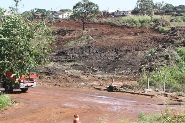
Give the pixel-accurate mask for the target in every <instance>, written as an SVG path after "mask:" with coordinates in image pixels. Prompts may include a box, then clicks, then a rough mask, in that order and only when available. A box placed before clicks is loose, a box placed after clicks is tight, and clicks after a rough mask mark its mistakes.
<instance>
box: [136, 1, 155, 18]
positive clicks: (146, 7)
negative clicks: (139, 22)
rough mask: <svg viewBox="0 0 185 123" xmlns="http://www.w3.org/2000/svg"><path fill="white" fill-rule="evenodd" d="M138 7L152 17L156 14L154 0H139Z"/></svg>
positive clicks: (141, 12) (143, 13) (144, 13)
mask: <svg viewBox="0 0 185 123" xmlns="http://www.w3.org/2000/svg"><path fill="white" fill-rule="evenodd" d="M136 8H137V10H138V11H139V13H140V14H142V15H149V16H151V17H152V16H153V14H154V10H153V9H154V3H153V0H138V1H137V3H136Z"/></svg>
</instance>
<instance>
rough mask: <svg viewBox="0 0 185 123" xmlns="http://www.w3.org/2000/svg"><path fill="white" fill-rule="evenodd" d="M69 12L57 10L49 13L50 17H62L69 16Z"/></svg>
mask: <svg viewBox="0 0 185 123" xmlns="http://www.w3.org/2000/svg"><path fill="white" fill-rule="evenodd" d="M71 14H72V13H71V12H60V11H57V12H53V13H52V14H51V15H50V17H49V18H50V19H53V18H54V19H64V18H69V17H70V16H71Z"/></svg>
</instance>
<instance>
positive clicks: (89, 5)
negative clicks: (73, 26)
mask: <svg viewBox="0 0 185 123" xmlns="http://www.w3.org/2000/svg"><path fill="white" fill-rule="evenodd" d="M98 13H99V6H98V5H97V4H95V3H93V2H90V1H88V0H82V1H81V2H78V3H77V4H76V5H75V6H73V18H77V19H81V21H82V23H83V30H84V29H85V27H84V24H85V21H86V20H89V19H92V18H93V17H95V16H96V15H97V14H98Z"/></svg>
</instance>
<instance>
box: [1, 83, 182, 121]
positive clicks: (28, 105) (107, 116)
mask: <svg viewBox="0 0 185 123" xmlns="http://www.w3.org/2000/svg"><path fill="white" fill-rule="evenodd" d="M9 96H11V97H12V98H14V99H15V100H16V102H17V103H15V104H14V105H13V106H12V107H10V108H7V109H5V110H4V111H1V112H0V122H1V123H16V122H19V123H72V121H73V116H74V114H79V116H80V122H82V123H98V122H100V121H107V122H108V123H116V122H117V121H120V122H121V120H122V122H121V123H124V122H125V120H124V121H123V119H125V118H126V119H130V120H132V121H135V120H137V117H138V113H139V112H144V113H147V114H150V113H154V112H158V113H159V112H161V111H164V108H165V106H164V105H158V104H160V103H164V102H165V100H163V99H160V98H150V97H145V96H137V95H131V94H126V93H117V92H116V93H115V92H106V91H98V90H89V89H78V88H65V89H64V88H61V87H53V86H37V87H36V88H31V89H29V90H28V92H27V93H20V91H19V90H15V93H14V94H9ZM176 108H180V106H176Z"/></svg>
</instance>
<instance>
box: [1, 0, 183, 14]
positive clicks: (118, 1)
mask: <svg viewBox="0 0 185 123" xmlns="http://www.w3.org/2000/svg"><path fill="white" fill-rule="evenodd" d="M79 1H81V0H21V2H20V3H19V11H20V12H24V11H30V10H31V9H34V8H40V9H46V10H53V11H58V10H60V9H72V8H73V6H74V5H75V4H76V3H77V2H79ZM89 1H91V2H93V3H96V4H98V5H99V8H100V10H108V9H109V10H132V9H133V8H134V7H135V5H136V3H137V0H89ZM162 1H164V2H165V3H170V4H172V5H174V6H178V5H185V0H153V2H154V3H156V2H162ZM14 5H15V2H14V0H0V8H4V9H6V10H7V9H8V8H9V6H14Z"/></svg>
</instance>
